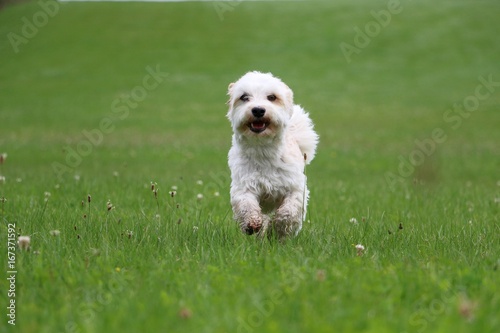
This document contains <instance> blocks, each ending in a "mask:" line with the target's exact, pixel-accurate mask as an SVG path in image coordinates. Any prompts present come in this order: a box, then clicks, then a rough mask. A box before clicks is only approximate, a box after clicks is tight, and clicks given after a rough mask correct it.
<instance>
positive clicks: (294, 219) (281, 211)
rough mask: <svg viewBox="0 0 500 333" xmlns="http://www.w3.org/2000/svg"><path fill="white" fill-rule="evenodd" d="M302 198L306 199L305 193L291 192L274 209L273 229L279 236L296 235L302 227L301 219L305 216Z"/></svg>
mask: <svg viewBox="0 0 500 333" xmlns="http://www.w3.org/2000/svg"><path fill="white" fill-rule="evenodd" d="M306 192H307V190H306ZM304 199H305V200H307V193H305V194H304V193H303V192H300V191H296V192H292V193H290V194H289V195H287V196H286V197H285V199H284V200H283V203H282V204H281V205H280V207H278V209H277V210H276V215H275V217H274V223H273V229H274V230H275V231H276V233H277V235H278V237H279V238H284V237H286V236H290V235H297V233H298V232H299V231H300V229H302V220H303V218H304V217H305V209H306V207H305V206H306V205H305V204H304Z"/></svg>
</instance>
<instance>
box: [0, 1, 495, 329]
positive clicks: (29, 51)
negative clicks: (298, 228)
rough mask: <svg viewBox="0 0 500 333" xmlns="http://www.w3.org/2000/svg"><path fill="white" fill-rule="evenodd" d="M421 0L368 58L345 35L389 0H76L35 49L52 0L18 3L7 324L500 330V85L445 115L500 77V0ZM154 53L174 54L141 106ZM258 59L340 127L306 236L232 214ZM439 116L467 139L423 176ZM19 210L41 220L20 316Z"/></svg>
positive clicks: (321, 159)
mask: <svg viewBox="0 0 500 333" xmlns="http://www.w3.org/2000/svg"><path fill="white" fill-rule="evenodd" d="M401 3H402V8H403V9H402V11H401V13H399V14H395V15H392V17H391V22H390V24H388V25H387V27H384V28H383V29H381V31H380V33H379V34H377V35H376V36H374V37H373V38H371V41H370V44H369V45H368V46H366V47H364V48H362V49H361V50H360V52H359V54H354V55H353V56H352V59H351V63H347V61H346V59H345V58H344V56H343V54H342V51H341V49H340V47H339V45H340V44H341V43H342V42H345V43H349V44H353V43H354V37H355V32H354V30H353V27H355V26H357V27H360V28H361V29H364V27H365V25H366V24H367V23H368V22H370V21H372V20H373V17H372V16H371V14H370V11H372V10H375V11H380V10H384V9H386V8H387V2H386V1H367V0H366V1H361V2H360V1H358V2H356V4H353V3H351V2H350V1H340V2H335V3H334V2H333V1H332V2H290V3H286V4H283V3H277V2H271V3H269V2H268V3H263V2H244V1H243V2H237V3H236V2H235V3H232V4H231V5H234V7H233V8H232V9H233V10H230V11H227V12H225V13H224V14H223V20H221V19H220V18H219V16H218V14H217V11H216V10H215V8H214V5H213V4H211V3H203V2H198V3H168V4H167V3H149V4H140V3H69V4H61V5H60V7H59V12H58V13H57V15H55V16H54V17H53V18H50V19H49V20H48V23H47V24H46V25H44V26H43V27H40V28H39V29H38V32H37V33H36V35H35V36H34V37H33V38H29V40H28V42H27V43H26V44H21V45H20V46H19V52H17V53H15V52H14V49H13V47H12V45H11V43H10V42H9V40H8V38H7V36H8V34H9V33H16V34H17V35H21V34H22V28H23V24H24V23H23V20H22V18H23V17H26V18H27V19H28V20H29V21H32V18H33V15H35V14H36V13H37V12H39V11H40V7H39V6H38V4H37V3H36V2H31V3H23V4H20V5H12V6H8V7H5V8H3V9H2V10H1V11H0V22H2V23H1V25H0V36H2V38H1V39H0V54H1V59H2V65H1V66H0V153H3V152H5V153H7V154H8V156H7V159H6V160H5V162H4V163H3V164H1V165H0V175H2V176H4V177H5V182H0V198H2V197H4V198H6V199H7V201H6V202H4V203H3V204H2V203H0V218H1V219H2V224H1V226H0V235H1V237H0V238H1V244H2V245H1V250H0V254H1V256H2V260H1V262H2V270H3V272H4V273H2V274H1V275H2V278H1V279H0V281H1V282H0V286H1V295H0V300H1V304H2V306H1V307H2V309H3V310H2V311H3V312H2V320H1V321H0V331H1V332H4V331H9V332H11V331H12V332H14V331H17V332H37V333H39V332H40V333H53V332H68V333H70V332H333V331H335V332H481V333H482V332H496V331H498V330H499V329H500V319H499V317H498V313H500V293H499V291H498V285H499V282H500V279H499V275H498V274H499V265H500V237H499V234H500V221H499V216H500V214H499V213H500V203H499V198H500V186H499V185H500V184H499V181H500V173H499V170H500V145H499V142H500V131H498V125H499V123H500V115H499V113H498V105H500V87H498V86H495V87H494V89H493V91H492V92H491V94H490V96H489V97H488V98H485V99H484V100H481V101H480V105H479V106H478V108H477V110H476V111H474V112H471V113H470V114H468V115H467V117H462V116H459V117H458V118H457V115H458V114H457V113H453V114H451V115H453V116H454V117H455V120H454V121H453V122H452V121H447V120H446V119H445V118H443V117H444V115H445V113H446V112H447V110H448V109H450V108H453V104H454V103H463V102H464V100H465V99H466V98H467V97H468V96H474V94H475V93H476V87H477V86H478V85H479V84H480V81H479V80H478V78H479V77H483V78H488V77H489V76H490V75H491V76H492V78H493V81H495V82H499V81H500V71H499V65H498V54H500V36H499V35H498V28H500V25H499V23H498V16H499V14H500V6H499V5H498V3H497V2H496V1H493V0H491V1H481V2H467V1H458V2H457V1H442V2H439V4H436V3H435V2H432V1H422V2H420V1H419V2H415V1H413V2H409V1H402V2H401ZM148 66H150V67H152V68H156V67H157V66H159V68H160V70H161V71H162V72H165V73H168V75H167V76H165V77H164V78H163V81H162V82H161V83H160V84H159V85H158V86H157V87H156V88H154V89H150V90H148V91H147V94H146V95H145V96H144V98H143V99H142V98H141V101H140V102H139V103H138V104H137V106H135V107H129V108H128V111H129V113H128V115H127V116H126V117H122V118H123V119H120V118H119V116H120V115H122V116H123V113H121V112H118V111H117V110H116V109H114V108H113V106H112V105H113V103H114V102H115V101H118V103H122V104H120V105H121V106H123V105H124V104H123V101H124V99H123V98H125V97H126V96H127V95H130V94H131V92H132V91H134V89H136V88H135V87H137V86H139V87H140V86H142V85H143V80H144V78H145V77H147V75H148V71H147V67H148ZM254 69H258V70H261V71H272V72H273V73H274V74H276V75H278V76H280V77H281V78H282V79H283V80H284V81H285V82H286V83H287V84H288V85H289V86H290V87H292V89H293V90H294V92H295V98H296V102H297V103H300V104H301V105H303V106H304V107H305V108H306V109H307V110H309V111H310V114H311V117H312V118H313V120H314V122H315V123H316V129H317V131H318V133H319V134H320V137H321V142H320V145H319V148H318V153H317V157H316V159H315V160H314V161H313V163H312V164H311V165H310V166H309V167H308V169H307V175H308V180H309V186H310V189H311V200H310V210H309V213H308V221H307V222H306V223H305V225H304V228H303V230H302V232H301V233H300V234H299V236H298V237H296V238H294V239H290V240H288V241H286V242H284V243H275V242H268V241H264V242H261V241H259V240H257V239H255V238H254V237H247V236H244V235H242V234H241V233H240V231H239V229H238V227H237V225H236V223H234V222H233V221H232V217H231V209H230V205H229V183H230V177H229V170H228V168H227V151H228V149H229V146H230V136H231V130H230V126H229V123H228V121H227V120H226V119H225V113H226V105H225V104H224V103H225V101H226V98H227V96H226V87H227V85H228V84H229V82H232V81H234V80H235V79H237V78H238V77H239V76H241V75H242V74H243V73H245V72H246V71H248V70H254ZM482 89H483V90H482V91H483V92H484V91H485V90H484V88H482ZM137 91H139V90H136V92H137ZM115 106H116V105H115ZM106 118H109V119H111V122H112V126H113V129H112V130H109V131H107V133H103V134H102V138H98V139H99V140H98V142H99V144H96V145H94V144H89V143H88V142H89V141H88V139H87V138H86V137H85V135H84V133H85V131H93V133H96V132H95V131H96V130H97V129H99V128H100V122H101V121H102V119H106ZM458 121H460V123H458ZM436 128H441V129H442V131H443V133H444V134H445V135H446V139H445V140H444V141H443V142H441V143H437V144H435V149H434V151H433V152H432V154H429V156H425V158H424V160H423V162H422V163H421V164H420V165H418V166H416V167H414V169H415V170H412V172H411V175H409V176H407V177H403V176H401V175H400V171H399V167H400V166H399V164H400V156H402V157H403V158H405V159H408V158H409V156H410V155H411V154H412V153H414V152H416V151H418V146H417V144H416V143H415V140H427V139H430V138H431V135H432V132H433V131H434V130H435V129H436ZM85 148H86V149H87V151H86V152H85V154H83V155H85V156H80V157H81V161H76V162H75V161H73V162H74V164H72V165H68V164H67V161H66V158H68V156H70V155H68V154H70V152H71V151H72V150H78V149H80V150H81V149H85ZM80 155H81V154H80ZM54 163H58V164H57V165H59V166H61V165H62V166H65V168H64V169H63V170H64V172H63V173H60V174H56V173H54ZM388 174H391V175H394V176H395V177H396V181H395V182H394V183H393V184H389V183H388V182H387V175H388ZM76 176H78V177H76ZM198 180H201V181H202V182H203V183H202V184H201V185H200V184H198V183H197V182H198ZM151 182H156V183H157V188H159V191H158V198H157V200H156V199H155V196H154V194H153V193H152V191H151ZM390 185H391V186H390ZM172 186H176V187H177V190H176V195H175V196H174V197H171V196H170V194H169V192H170V191H171V190H172ZM45 192H50V196H48V197H47V198H48V200H47V201H45V199H46V195H45V194H44V193H45ZM215 192H218V193H219V195H218V196H216V195H215V194H214V193H215ZM89 194H90V195H91V197H92V200H91V202H90V205H89V203H88V202H87V195H89ZM198 194H202V195H203V198H202V199H197V195H198ZM108 200H109V201H110V202H111V203H112V204H113V206H114V207H115V208H114V209H112V210H110V211H108V210H107V206H106V205H107V202H108ZM351 218H356V219H357V221H358V223H357V224H355V223H351V222H349V221H350V219H351ZM9 224H15V228H16V233H17V235H29V236H31V248H30V251H21V250H17V251H16V260H15V268H16V270H17V275H16V298H15V300H16V315H17V316H16V326H15V327H13V326H11V325H9V324H8V322H7V320H8V318H7V316H6V313H7V310H6V307H7V304H8V302H9V298H8V296H7V292H6V290H7V289H8V287H9V285H8V283H7V282H8V281H7V280H6V278H7V276H8V274H7V271H8V266H7V259H6V258H7V241H8V240H7V233H8V225H9ZM400 226H401V227H402V229H400ZM52 230H59V231H60V234H59V235H58V236H53V235H51V233H50V232H51V231H52ZM17 235H16V236H17ZM356 244H363V245H364V246H365V248H366V249H365V251H364V253H363V255H362V256H357V255H356V249H355V248H354V245H356Z"/></svg>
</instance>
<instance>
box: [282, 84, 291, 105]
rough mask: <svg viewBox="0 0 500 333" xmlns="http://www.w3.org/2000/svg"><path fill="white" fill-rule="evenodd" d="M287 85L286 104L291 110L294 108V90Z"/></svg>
mask: <svg viewBox="0 0 500 333" xmlns="http://www.w3.org/2000/svg"><path fill="white" fill-rule="evenodd" d="M283 85H284V86H285V106H286V108H287V109H288V110H290V112H292V110H293V91H292V89H290V88H289V87H288V86H287V85H286V84H284V83H283Z"/></svg>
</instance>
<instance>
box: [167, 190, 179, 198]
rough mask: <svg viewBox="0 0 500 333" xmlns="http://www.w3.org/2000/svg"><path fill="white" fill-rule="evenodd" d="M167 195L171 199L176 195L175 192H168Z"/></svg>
mask: <svg viewBox="0 0 500 333" xmlns="http://www.w3.org/2000/svg"><path fill="white" fill-rule="evenodd" d="M168 194H170V196H171V197H172V198H173V197H175V195H176V194H177V191H170V192H168Z"/></svg>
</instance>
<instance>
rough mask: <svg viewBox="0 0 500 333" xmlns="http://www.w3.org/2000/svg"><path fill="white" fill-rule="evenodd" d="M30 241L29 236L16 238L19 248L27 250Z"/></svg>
mask: <svg viewBox="0 0 500 333" xmlns="http://www.w3.org/2000/svg"><path fill="white" fill-rule="evenodd" d="M30 242H31V238H30V236H19V238H18V239H17V245H18V246H19V248H20V249H21V250H28V249H29V248H30Z"/></svg>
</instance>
